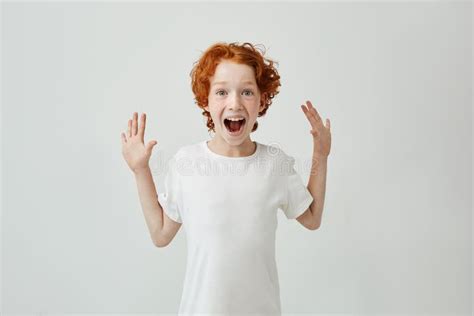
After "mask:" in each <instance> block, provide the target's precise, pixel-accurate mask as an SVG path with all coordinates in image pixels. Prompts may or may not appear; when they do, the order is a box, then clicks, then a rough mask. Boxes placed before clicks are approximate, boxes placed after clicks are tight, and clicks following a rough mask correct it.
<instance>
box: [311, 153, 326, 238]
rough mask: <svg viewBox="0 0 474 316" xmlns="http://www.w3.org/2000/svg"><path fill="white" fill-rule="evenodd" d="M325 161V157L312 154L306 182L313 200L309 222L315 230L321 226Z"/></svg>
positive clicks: (324, 193)
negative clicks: (309, 173)
mask: <svg viewBox="0 0 474 316" xmlns="http://www.w3.org/2000/svg"><path fill="white" fill-rule="evenodd" d="M327 161H328V159H327V157H322V156H319V155H317V154H314V153H313V163H312V165H311V175H310V177H309V181H308V190H309V192H310V193H311V195H312V196H313V199H314V200H313V203H311V205H310V207H309V210H310V212H311V221H312V223H313V226H314V227H315V229H317V228H319V226H321V217H322V215H323V208H324V197H325V195H326V173H327Z"/></svg>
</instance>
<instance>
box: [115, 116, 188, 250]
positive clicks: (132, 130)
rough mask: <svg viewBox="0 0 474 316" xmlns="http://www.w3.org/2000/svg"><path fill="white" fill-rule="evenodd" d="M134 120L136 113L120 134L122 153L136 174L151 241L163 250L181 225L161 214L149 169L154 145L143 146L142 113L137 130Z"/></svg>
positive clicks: (153, 143)
mask: <svg viewBox="0 0 474 316" xmlns="http://www.w3.org/2000/svg"><path fill="white" fill-rule="evenodd" d="M137 119H138V113H137V112H134V113H133V119H131V120H129V121H128V130H127V133H126V134H125V133H122V134H121V137H122V154H123V156H124V158H125V161H126V162H127V164H128V166H129V167H130V169H131V170H132V172H133V174H134V175H135V180H136V182H137V188H138V195H139V198H140V203H141V207H142V210H143V214H144V215H145V221H146V224H147V226H148V230H149V232H150V236H151V239H152V241H153V243H154V244H155V245H156V246H157V247H164V246H166V245H168V244H169V243H170V241H171V240H172V239H173V238H174V236H175V235H176V233H177V232H178V229H179V228H180V227H181V223H176V222H174V221H173V220H172V219H170V218H169V217H168V216H167V215H166V213H165V212H163V209H162V207H161V205H160V203H159V201H158V196H157V194H156V187H155V183H154V182H153V177H152V174H151V171H150V167H149V160H150V156H151V152H152V150H153V146H155V145H156V143H157V142H156V141H155V140H152V141H150V142H148V144H147V145H146V146H145V144H144V134H145V125H146V115H145V113H143V114H142V116H141V122H140V123H141V124H140V127H139V126H138V122H137ZM163 214H165V215H163Z"/></svg>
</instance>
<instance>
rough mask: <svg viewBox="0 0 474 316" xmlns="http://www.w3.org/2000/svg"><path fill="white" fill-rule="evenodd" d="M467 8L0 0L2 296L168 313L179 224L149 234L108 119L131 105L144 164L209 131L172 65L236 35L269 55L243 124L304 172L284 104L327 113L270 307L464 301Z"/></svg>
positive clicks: (174, 294)
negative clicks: (265, 94) (314, 171)
mask: <svg viewBox="0 0 474 316" xmlns="http://www.w3.org/2000/svg"><path fill="white" fill-rule="evenodd" d="M471 19H472V4H471V3H468V2H464V3H463V2H460V1H459V2H398V3H388V2H387V3H374V2H373V3H362V2H360V3H357V2H353V3H324V2H318V3H300V4H289V3H280V4H275V3H235V4H230V3H225V4H220V3H217V2H211V3H207V4H204V3H175V4H167V3H151V2H147V3H132V2H130V3H126V2H124V3H112V2H108V3H106V2H102V3H92V2H90V3H79V4H78V3H76V4H74V3H61V2H49V3H47V2H45V3H30V4H28V3H2V189H3V190H2V197H3V199H2V246H1V249H2V280H1V281H2V282H1V283H2V296H1V298H2V311H3V313H5V314H9V313H20V312H21V313H92V312H94V313H165V312H168V313H176V312H177V310H178V305H179V299H180V295H181V289H182V282H183V279H184V272H185V266H186V243H185V235H184V234H185V232H184V231H183V230H180V232H179V233H178V235H177V236H176V238H175V240H173V241H172V243H171V244H170V245H169V246H168V247H165V248H156V247H154V246H153V244H152V242H151V240H150V238H149V233H148V231H147V227H146V224H145V220H144V217H143V213H142V211H141V208H140V204H139V200H138V195H137V192H136V184H135V181H134V178H133V175H132V173H131V171H130V170H128V167H127V165H126V163H125V161H124V160H123V157H122V156H121V144H120V133H121V132H122V131H125V130H126V126H127V120H128V119H129V118H130V117H131V115H132V113H133V112H134V111H137V112H139V113H142V112H145V113H147V115H148V126H147V132H146V135H145V138H146V139H145V141H148V140H150V139H156V140H157V141H158V145H157V146H155V149H154V155H153V159H152V163H155V162H157V161H158V160H157V158H158V157H160V154H163V155H166V156H171V155H172V154H173V153H174V152H175V151H176V150H177V149H178V148H179V147H181V146H183V145H186V144H192V143H195V142H198V141H201V140H203V139H207V138H209V135H208V133H207V128H206V126H205V123H204V122H205V121H204V117H203V116H202V114H201V110H200V109H198V107H197V106H196V105H195V104H194V100H193V94H192V91H191V88H190V82H191V80H190V77H189V72H190V71H191V68H192V66H193V63H194V62H195V61H196V60H197V59H198V58H199V56H200V54H201V53H202V52H203V51H204V50H205V49H206V48H207V47H208V46H210V45H211V44H213V43H215V42H217V41H225V42H234V41H236V42H240V43H242V42H251V43H254V44H263V45H264V46H265V48H266V51H267V53H266V57H268V58H272V59H273V60H275V61H277V62H278V63H279V66H278V68H277V69H278V71H279V74H280V75H281V83H282V86H281V90H280V91H281V92H280V94H279V95H278V96H277V97H276V98H275V99H274V102H273V104H272V106H271V108H270V109H269V110H268V112H267V115H266V116H265V117H264V118H260V119H259V122H260V125H259V129H258V131H257V132H255V133H253V134H252V139H253V140H257V141H259V142H262V143H273V144H278V145H279V146H281V148H282V149H284V150H285V151H286V152H287V153H288V154H290V155H292V156H294V157H295V158H296V159H297V167H298V168H299V169H298V172H299V173H300V174H301V176H302V178H303V179H304V181H307V179H308V178H309V166H305V161H306V162H307V161H308V160H309V159H310V158H311V153H312V139H311V135H310V134H309V129H310V127H309V123H308V122H307V121H306V118H305V116H304V114H303V112H302V111H301V109H300V107H299V106H300V104H302V103H303V102H304V101H305V100H311V101H312V102H313V104H314V105H315V106H316V108H317V109H318V111H319V112H320V114H321V116H322V117H323V119H325V118H329V119H330V120H331V129H332V141H333V144H332V151H331V154H330V157H329V162H328V177H327V193H326V201H325V209H324V213H323V221H322V226H321V228H320V229H319V230H316V231H309V230H306V229H305V228H304V227H303V226H301V225H300V224H299V223H298V222H297V221H295V220H292V221H288V220H286V219H285V218H284V215H283V214H282V213H280V214H279V227H278V230H277V263H278V268H279V274H280V285H281V298H282V308H283V312H284V313H303V312H304V313H310V314H318V313H345V314H353V315H369V314H373V315H384V314H389V313H396V314H403V315H407V314H411V315H413V314H422V313H427V314H429V315H434V314H443V315H454V314H460V315H470V312H471V310H472V306H471V304H472V301H471V300H472V288H471V284H472V283H471V281H472V272H471V266H472V255H471V253H472V239H471V237H472V235H471V228H472V226H471V225H472V217H471V216H472V213H471V206H472V200H471V199H472V183H471V177H472V167H471V162H472V132H471V125H472V109H471V104H472V77H471V76H472V60H471V58H472V49H471V42H472V38H471V36H472V25H471V23H472V22H471ZM298 163H300V164H298ZM153 168H154V169H153V170H154V172H155V173H154V174H155V175H157V174H159V173H160V172H161V171H160V170H159V168H157V167H156V165H154V167H153Z"/></svg>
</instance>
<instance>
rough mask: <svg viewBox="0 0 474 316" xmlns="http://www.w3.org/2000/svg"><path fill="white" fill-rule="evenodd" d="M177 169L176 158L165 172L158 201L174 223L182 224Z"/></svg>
mask: <svg viewBox="0 0 474 316" xmlns="http://www.w3.org/2000/svg"><path fill="white" fill-rule="evenodd" d="M178 176H179V174H178V172H177V169H176V158H175V157H173V158H171V159H170V161H169V162H168V170H167V171H165V175H164V181H163V185H162V187H161V188H159V189H158V190H157V191H158V201H159V202H160V205H161V208H162V209H163V211H164V212H165V213H166V215H168V217H169V218H171V219H172V220H173V221H175V222H178V223H182V222H183V221H182V217H181V210H180V209H179V204H180V203H179V199H180V179H179V177H178Z"/></svg>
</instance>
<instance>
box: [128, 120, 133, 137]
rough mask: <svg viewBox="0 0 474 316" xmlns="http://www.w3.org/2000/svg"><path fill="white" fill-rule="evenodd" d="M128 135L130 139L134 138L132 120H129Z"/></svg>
mask: <svg viewBox="0 0 474 316" xmlns="http://www.w3.org/2000/svg"><path fill="white" fill-rule="evenodd" d="M127 135H128V138H130V137H132V120H128V128H127Z"/></svg>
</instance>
